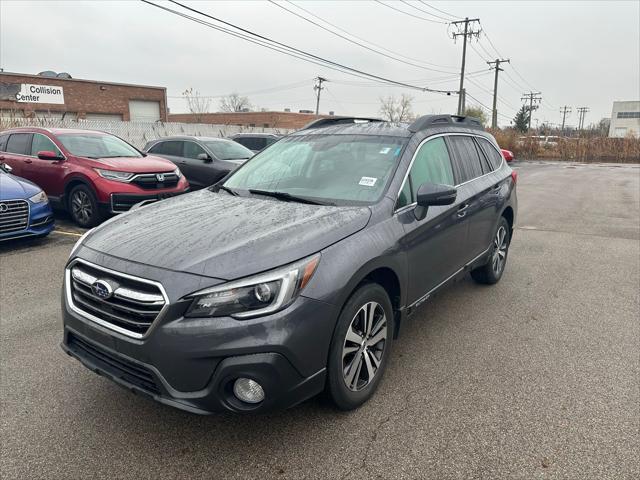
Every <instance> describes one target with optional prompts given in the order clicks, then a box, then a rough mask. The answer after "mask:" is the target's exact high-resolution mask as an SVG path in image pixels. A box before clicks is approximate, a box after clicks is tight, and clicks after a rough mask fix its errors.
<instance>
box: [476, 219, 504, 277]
mask: <svg viewBox="0 0 640 480" xmlns="http://www.w3.org/2000/svg"><path fill="white" fill-rule="evenodd" d="M510 231H511V228H510V227H509V222H507V219H506V218H504V217H500V222H499V223H498V228H497V229H496V233H495V235H494V236H493V242H492V243H491V255H490V256H489V260H488V261H487V263H485V264H484V265H482V266H480V267H478V268H476V269H475V270H471V277H472V278H473V279H474V280H475V281H476V282H478V283H483V284H486V285H493V284H495V283H498V282H499V281H500V279H501V278H502V274H503V273H504V267H505V266H506V264H507V256H508V254H509V245H510V241H511V234H510Z"/></svg>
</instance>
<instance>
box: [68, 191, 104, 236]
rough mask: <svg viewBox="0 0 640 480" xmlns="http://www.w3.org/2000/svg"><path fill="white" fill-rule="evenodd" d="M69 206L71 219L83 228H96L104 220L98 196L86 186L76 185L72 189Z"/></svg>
mask: <svg viewBox="0 0 640 480" xmlns="http://www.w3.org/2000/svg"><path fill="white" fill-rule="evenodd" d="M67 205H68V210H69V214H70V215H71V218H72V219H73V221H74V222H75V223H77V224H78V225H79V226H81V227H84V228H91V227H95V226H96V225H98V224H99V223H100V221H101V220H102V215H101V214H100V211H99V210H98V201H97V200H96V196H95V195H94V194H93V191H92V190H91V188H89V187H87V186H86V185H76V186H75V187H73V189H71V192H70V193H69V201H68V204H67Z"/></svg>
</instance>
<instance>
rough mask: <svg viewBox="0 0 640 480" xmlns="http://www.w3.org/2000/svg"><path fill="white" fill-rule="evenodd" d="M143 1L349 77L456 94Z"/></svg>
mask: <svg viewBox="0 0 640 480" xmlns="http://www.w3.org/2000/svg"><path fill="white" fill-rule="evenodd" d="M141 1H142V2H144V3H146V4H148V5H151V6H154V7H156V8H159V9H162V10H165V11H167V12H170V13H172V14H174V15H178V16H181V17H183V18H187V19H189V20H191V21H195V22H197V23H200V24H202V25H205V26H208V27H209V28H213V29H215V30H218V31H221V32H224V33H227V34H229V35H232V36H235V37H237V38H242V39H243V40H246V41H249V42H251V43H254V44H256V45H260V46H263V47H265V48H269V49H270V50H274V51H277V52H280V53H284V54H285V55H289V56H291V57H294V58H298V59H300V60H304V61H307V62H309V63H313V64H316V65H321V66H324V67H325V68H329V69H331V70H336V71H340V72H343V73H346V74H348V75H353V76H356V77H359V78H367V79H374V80H377V81H380V82H383V83H388V84H390V85H398V86H403V87H405V88H408V89H412V90H419V91H433V92H437V93H446V94H449V95H450V94H451V93H454V92H448V91H444V90H434V89H430V88H427V87H420V86H417V85H410V84H407V83H403V82H398V81H395V80H392V79H389V78H385V77H382V76H379V75H375V74H372V73H368V72H364V71H362V70H358V69H355V68H353V67H349V66H347V65H343V64H340V63H338V62H334V61H332V60H328V59H326V58H323V57H320V56H318V55H314V54H312V53H309V52H305V51H303V50H300V49H298V48H295V47H291V46H289V45H286V44H284V43H281V42H278V41H276V40H272V39H270V38H268V37H265V36H263V35H260V34H257V33H255V32H252V31H250V30H247V29H244V28H242V27H238V26H236V25H234V24H232V23H230V22H226V21H224V20H221V19H219V18H216V17H213V16H212V15H209V14H206V13H204V12H201V11H199V10H197V9H194V8H191V7H189V6H186V5H183V4H181V3H179V2H176V1H175V0H170V1H171V2H172V3H174V4H176V5H179V6H180V7H182V8H184V9H186V10H189V11H192V12H195V13H197V14H199V15H202V16H204V17H207V18H211V19H212V20H215V21H217V22H219V23H222V24H224V25H229V26H231V27H233V28H235V29H236V30H239V32H237V31H233V30H229V29H227V28H224V27H221V26H219V25H215V24H212V23H210V22H206V21H204V20H202V19H199V18H196V17H192V16H190V15H187V14H185V13H182V12H179V11H176V10H172V9H170V8H167V7H165V6H163V5H158V4H155V3H153V2H151V1H149V0H141ZM240 32H244V33H240Z"/></svg>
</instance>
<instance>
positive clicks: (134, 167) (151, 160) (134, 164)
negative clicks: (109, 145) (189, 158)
mask: <svg viewBox="0 0 640 480" xmlns="http://www.w3.org/2000/svg"><path fill="white" fill-rule="evenodd" d="M86 160H87V161H89V162H91V163H92V166H93V167H95V168H105V169H107V170H118V171H124V172H131V173H161V172H172V171H173V170H175V169H176V166H175V165H174V164H173V163H172V162H170V161H169V160H166V159H164V158H160V157H156V156H153V155H147V156H146V157H140V158H137V157H113V158H88V159H86Z"/></svg>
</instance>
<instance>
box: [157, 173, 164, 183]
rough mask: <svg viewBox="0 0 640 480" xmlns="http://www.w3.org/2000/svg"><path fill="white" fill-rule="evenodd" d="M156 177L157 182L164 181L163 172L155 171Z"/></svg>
mask: <svg viewBox="0 0 640 480" xmlns="http://www.w3.org/2000/svg"><path fill="white" fill-rule="evenodd" d="M156 178H157V179H158V181H159V182H164V173H156Z"/></svg>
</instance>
